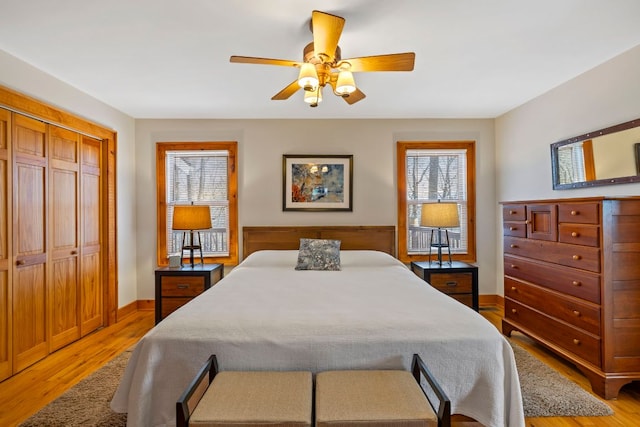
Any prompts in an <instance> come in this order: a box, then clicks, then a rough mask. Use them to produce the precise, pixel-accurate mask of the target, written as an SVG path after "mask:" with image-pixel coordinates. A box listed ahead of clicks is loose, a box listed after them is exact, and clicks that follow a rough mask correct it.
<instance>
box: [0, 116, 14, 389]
mask: <svg viewBox="0 0 640 427" xmlns="http://www.w3.org/2000/svg"><path fill="white" fill-rule="evenodd" d="M10 144H11V112H10V111H8V110H4V109H0V381H2V380H4V379H5V378H8V377H10V376H11V373H12V367H11V365H12V363H11V361H12V355H11V317H10V316H11V314H10V313H11V287H10V281H9V276H10V275H9V269H10V268H11V263H10V257H11V256H10V254H11V251H10V247H11V241H10V238H9V218H10V213H11V212H10V211H9V194H10V190H11V188H10V186H9V183H10V182H11V181H10V180H9V169H10V168H9V162H10V157H9V156H10V154H9V153H10V151H9V145H10Z"/></svg>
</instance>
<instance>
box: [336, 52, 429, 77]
mask: <svg viewBox="0 0 640 427" xmlns="http://www.w3.org/2000/svg"><path fill="white" fill-rule="evenodd" d="M415 59H416V54H415V53H414V52H406V53H391V54H388V55H375V56H363V57H361V58H350V59H343V60H342V61H340V62H339V63H338V64H337V67H338V68H339V67H340V66H344V65H345V63H346V64H351V66H350V67H348V69H349V70H350V71H351V72H354V73H355V72H362V71H413V64H414V62H415Z"/></svg>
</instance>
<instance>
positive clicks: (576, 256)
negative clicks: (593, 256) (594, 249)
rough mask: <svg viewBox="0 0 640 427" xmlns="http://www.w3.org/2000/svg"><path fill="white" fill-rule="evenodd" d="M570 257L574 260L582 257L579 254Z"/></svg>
mask: <svg viewBox="0 0 640 427" xmlns="http://www.w3.org/2000/svg"><path fill="white" fill-rule="evenodd" d="M571 258H573V259H575V260H576V261H577V260H579V259H580V258H582V257H581V256H580V255H574V256H572V257H571Z"/></svg>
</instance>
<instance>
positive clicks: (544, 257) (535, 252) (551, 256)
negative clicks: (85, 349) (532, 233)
mask: <svg viewBox="0 0 640 427" xmlns="http://www.w3.org/2000/svg"><path fill="white" fill-rule="evenodd" d="M504 252H505V253H507V254H513V255H518V256H523V257H526V258H534V259H538V260H541V261H547V262H552V263H554V264H559V265H566V266H569V267H575V268H580V269H582V270H588V271H593V272H595V273H599V272H600V249H598V248H592V247H588V246H579V245H570V244H567V243H558V242H547V241H544V240H542V241H540V240H530V239H522V238H518V237H510V236H505V238H504Z"/></svg>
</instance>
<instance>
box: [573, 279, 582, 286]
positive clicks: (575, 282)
mask: <svg viewBox="0 0 640 427" xmlns="http://www.w3.org/2000/svg"><path fill="white" fill-rule="evenodd" d="M571 284H572V285H573V286H582V282H578V281H577V280H574V281H573V282H571Z"/></svg>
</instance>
